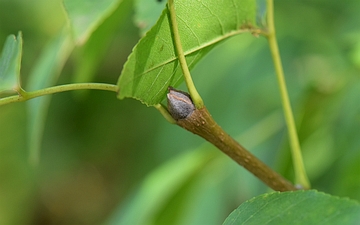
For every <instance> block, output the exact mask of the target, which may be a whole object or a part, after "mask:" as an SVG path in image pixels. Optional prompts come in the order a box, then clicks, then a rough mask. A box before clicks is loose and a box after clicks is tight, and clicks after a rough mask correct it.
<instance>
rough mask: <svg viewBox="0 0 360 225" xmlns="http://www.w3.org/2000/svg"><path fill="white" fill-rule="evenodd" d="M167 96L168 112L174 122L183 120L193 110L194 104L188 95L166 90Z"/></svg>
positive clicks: (170, 89) (171, 88)
mask: <svg viewBox="0 0 360 225" xmlns="http://www.w3.org/2000/svg"><path fill="white" fill-rule="evenodd" d="M168 90H169V93H168V94H167V102H168V110H169V112H170V114H171V116H172V117H173V118H174V119H175V120H180V119H185V118H186V117H188V116H190V115H191V113H192V112H193V111H194V110H195V106H194V103H193V102H192V100H191V97H190V95H189V94H188V93H186V92H183V91H179V90H176V89H174V88H173V87H169V88H168Z"/></svg>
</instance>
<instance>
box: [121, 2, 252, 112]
mask: <svg viewBox="0 0 360 225" xmlns="http://www.w3.org/2000/svg"><path fill="white" fill-rule="evenodd" d="M175 9H176V13H177V21H178V26H179V27H178V29H179V32H180V37H181V42H182V45H183V49H184V52H185V55H186V59H187V62H188V65H189V68H190V69H191V68H193V67H194V66H195V64H196V63H197V62H198V61H199V60H200V59H201V58H202V57H203V56H204V55H205V54H206V53H207V52H208V51H210V50H211V48H212V47H214V45H215V44H217V43H219V42H220V41H222V40H224V39H226V38H228V37H231V36H233V35H236V34H239V33H242V32H245V30H246V29H245V28H246V27H247V28H248V27H255V26H256V24H255V17H256V1H255V0H224V1H217V0H211V1H192V0H184V1H175ZM168 16H169V13H168V10H167V9H165V10H164V11H163V13H162V15H161V16H160V19H159V20H158V22H157V23H156V25H155V26H154V27H153V28H152V29H151V30H150V31H149V32H148V33H147V34H146V36H145V37H144V38H142V39H141V40H140V42H139V43H138V44H137V45H136V47H135V48H134V50H133V52H132V54H131V55H130V56H129V59H128V61H127V62H126V64H125V66H124V69H123V71H122V73H121V75H120V78H119V80H118V86H119V88H120V92H119V95H118V98H120V99H123V98H125V97H131V98H135V99H138V100H140V101H141V102H143V103H145V104H146V105H148V106H152V105H155V104H158V103H160V102H161V101H162V99H163V97H164V96H165V94H166V91H167V87H168V86H176V85H177V84H179V83H180V82H181V80H182V72H181V69H180V67H179V64H178V60H177V59H176V56H175V52H174V46H173V40H172V36H171V32H170V25H169V18H168Z"/></svg>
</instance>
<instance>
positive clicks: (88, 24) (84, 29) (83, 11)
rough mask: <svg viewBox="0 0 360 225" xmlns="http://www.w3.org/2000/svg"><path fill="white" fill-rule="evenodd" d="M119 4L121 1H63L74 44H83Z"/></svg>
mask: <svg viewBox="0 0 360 225" xmlns="http://www.w3.org/2000/svg"><path fill="white" fill-rule="evenodd" d="M120 2H121V0H102V1H93V0H64V5H65V8H66V11H67V15H68V17H69V20H70V24H71V27H72V30H73V33H74V37H75V40H76V42H77V43H79V44H83V43H85V42H86V41H87V39H88V38H89V36H90V34H91V33H92V32H93V31H94V30H95V29H96V28H97V27H98V26H99V25H100V24H101V23H102V22H103V21H104V20H105V19H106V18H107V17H108V16H109V15H110V14H111V13H112V12H113V11H114V10H115V9H116V8H117V7H118V5H119V3H120Z"/></svg>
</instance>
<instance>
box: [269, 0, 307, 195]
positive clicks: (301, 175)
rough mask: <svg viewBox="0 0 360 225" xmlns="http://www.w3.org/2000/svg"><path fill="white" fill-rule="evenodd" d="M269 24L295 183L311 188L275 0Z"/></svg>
mask: <svg viewBox="0 0 360 225" xmlns="http://www.w3.org/2000/svg"><path fill="white" fill-rule="evenodd" d="M267 24H268V34H267V35H266V37H267V39H268V42H269V47H270V51H271V56H272V58H273V61H274V66H275V71H276V77H277V80H278V84H279V89H280V94H281V101H282V105H283V110H284V114H285V120H286V125H287V127H288V133H289V139H290V145H291V153H292V158H293V164H294V171H295V183H296V184H300V185H301V186H302V187H303V188H305V189H306V188H310V182H309V180H308V177H307V175H306V171H305V167H304V163H303V159H302V155H301V149H300V144H299V139H298V135H297V131H296V125H295V121H294V116H293V113H292V109H291V105H290V100H289V95H288V91H287V88H286V83H285V78H284V71H283V67H282V63H281V58H280V53H279V47H278V43H277V40H276V34H275V25H274V4H273V0H267Z"/></svg>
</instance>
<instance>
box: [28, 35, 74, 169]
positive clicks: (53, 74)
mask: <svg viewBox="0 0 360 225" xmlns="http://www.w3.org/2000/svg"><path fill="white" fill-rule="evenodd" d="M73 48H74V43H73V42H72V38H71V35H70V32H69V31H68V30H67V29H64V30H63V31H62V32H60V33H59V34H58V35H57V36H56V37H55V38H54V39H53V40H52V41H51V42H50V43H49V44H48V45H47V46H46V47H45V49H44V51H43V52H42V55H41V57H40V58H39V60H38V61H37V64H36V65H35V66H34V69H33V71H32V72H31V74H30V78H29V83H28V86H27V90H30V91H35V90H39V89H42V88H46V87H49V86H52V85H54V84H55V83H56V81H57V78H58V75H59V74H60V71H61V69H62V67H63V65H64V63H65V61H66V60H67V58H68V57H69V54H70V53H71V51H72V49H73ZM50 100H51V96H44V97H41V98H35V99H32V100H30V101H28V102H27V106H28V121H29V126H28V136H29V140H30V143H29V146H30V148H29V151H30V162H31V163H33V164H37V163H38V161H39V158H40V146H41V139H42V135H43V129H44V127H45V120H46V113H47V109H48V106H49V104H50Z"/></svg>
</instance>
